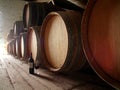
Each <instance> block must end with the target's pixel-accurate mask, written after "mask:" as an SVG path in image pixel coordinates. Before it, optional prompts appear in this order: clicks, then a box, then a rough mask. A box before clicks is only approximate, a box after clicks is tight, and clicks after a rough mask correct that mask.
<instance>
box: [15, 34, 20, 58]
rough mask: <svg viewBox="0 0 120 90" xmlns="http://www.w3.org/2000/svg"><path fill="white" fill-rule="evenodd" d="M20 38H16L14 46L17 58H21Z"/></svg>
mask: <svg viewBox="0 0 120 90" xmlns="http://www.w3.org/2000/svg"><path fill="white" fill-rule="evenodd" d="M20 37H21V36H17V37H16V41H15V46H16V56H17V57H18V58H21V48H20V47H21V41H20Z"/></svg>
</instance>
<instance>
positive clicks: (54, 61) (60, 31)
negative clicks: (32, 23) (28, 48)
mask: <svg viewBox="0 0 120 90" xmlns="http://www.w3.org/2000/svg"><path fill="white" fill-rule="evenodd" d="M44 39H45V41H44V45H45V53H46V56H47V60H48V63H49V64H50V65H51V66H52V67H54V68H60V67H61V66H62V65H63V64H64V62H65V60H66V56H67V51H68V35H67V30H66V26H65V23H64V21H63V19H62V18H61V16H60V15H58V14H57V13H56V14H55V12H54V14H51V15H49V19H48V22H47V23H46V28H45V36H44Z"/></svg>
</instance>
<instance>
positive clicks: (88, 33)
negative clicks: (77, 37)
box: [81, 0, 120, 89]
mask: <svg viewBox="0 0 120 90" xmlns="http://www.w3.org/2000/svg"><path fill="white" fill-rule="evenodd" d="M83 16H84V17H83V20H82V33H81V35H82V45H83V48H84V52H85V55H86V57H87V60H88V62H89V63H90V65H91V66H92V68H93V69H94V70H95V71H96V73H97V74H98V75H99V76H100V77H101V78H102V79H103V80H105V81H106V82H108V83H109V84H110V85H112V86H114V87H115V88H117V89H120V0H89V3H88V5H87V8H86V10H85V12H84V15H83Z"/></svg>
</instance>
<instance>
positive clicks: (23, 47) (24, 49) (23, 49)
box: [20, 32, 29, 59]
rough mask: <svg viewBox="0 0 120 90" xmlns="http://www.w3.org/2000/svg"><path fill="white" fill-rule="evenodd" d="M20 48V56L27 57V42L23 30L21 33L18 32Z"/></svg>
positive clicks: (25, 33)
mask: <svg viewBox="0 0 120 90" xmlns="http://www.w3.org/2000/svg"><path fill="white" fill-rule="evenodd" d="M20 36H21V37H20V42H21V43H20V44H21V45H20V46H21V47H20V48H21V57H22V58H23V59H27V58H28V57H29V55H28V45H27V44H28V43H27V40H28V39H27V32H24V33H21V34H20Z"/></svg>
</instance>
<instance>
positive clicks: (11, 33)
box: [7, 29, 14, 42]
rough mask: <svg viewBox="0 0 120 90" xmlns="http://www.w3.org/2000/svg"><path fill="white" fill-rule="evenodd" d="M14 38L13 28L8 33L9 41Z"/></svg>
mask: <svg viewBox="0 0 120 90" xmlns="http://www.w3.org/2000/svg"><path fill="white" fill-rule="evenodd" d="M13 38H14V30H13V29H11V30H10V31H9V33H8V34H7V41H8V42H9V41H11V40H12V39H13Z"/></svg>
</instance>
